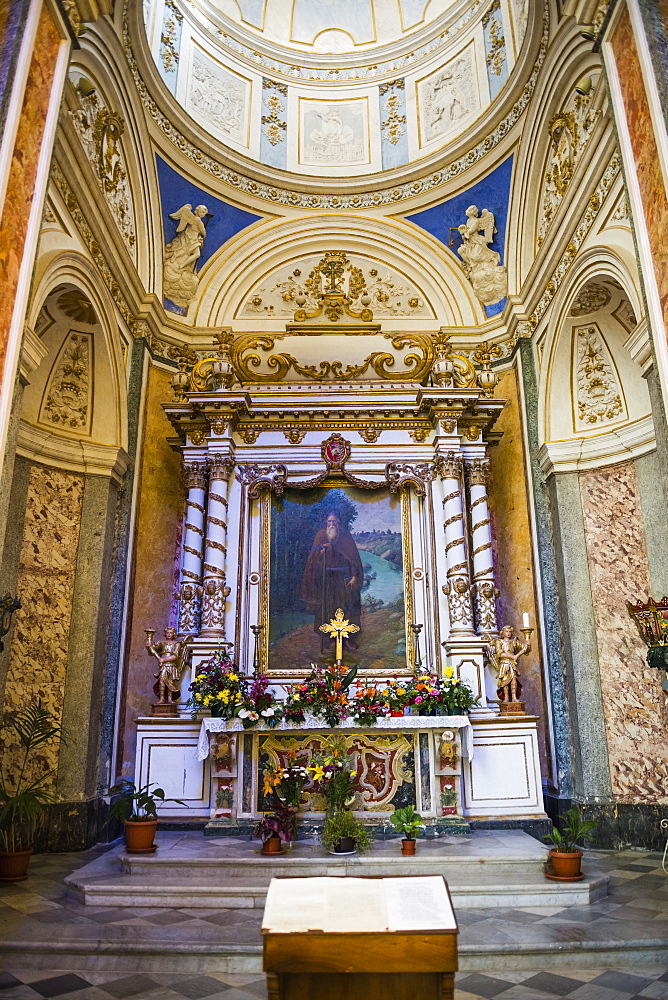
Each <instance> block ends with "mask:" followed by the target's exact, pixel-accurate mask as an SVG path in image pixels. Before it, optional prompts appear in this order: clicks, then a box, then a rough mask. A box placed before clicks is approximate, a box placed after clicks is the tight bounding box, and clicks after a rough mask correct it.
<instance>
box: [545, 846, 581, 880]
mask: <svg viewBox="0 0 668 1000" xmlns="http://www.w3.org/2000/svg"><path fill="white" fill-rule="evenodd" d="M581 860H582V851H580V850H577V851H573V853H572V854H563V853H562V852H561V851H555V850H554V849H552V850H551V851H550V861H551V862H552V872H551V874H552V875H553V876H554V878H577V877H578V876H579V874H580V862H581Z"/></svg>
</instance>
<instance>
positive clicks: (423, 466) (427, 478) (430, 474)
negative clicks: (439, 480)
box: [385, 462, 435, 497]
mask: <svg viewBox="0 0 668 1000" xmlns="http://www.w3.org/2000/svg"><path fill="white" fill-rule="evenodd" d="M434 474H435V473H434V466H433V465H432V464H431V463H430V462H417V463H415V464H414V465H409V464H408V463H406V462H389V463H388V464H387V465H386V466H385V478H386V479H387V481H388V483H389V484H390V493H398V492H399V490H405V489H408V488H409V487H410V486H413V487H414V488H415V495H416V496H419V497H423V496H424V495H425V483H430V482H431V481H432V479H433V478H434Z"/></svg>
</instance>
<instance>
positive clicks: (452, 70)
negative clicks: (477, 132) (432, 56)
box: [416, 42, 482, 146]
mask: <svg viewBox="0 0 668 1000" xmlns="http://www.w3.org/2000/svg"><path fill="white" fill-rule="evenodd" d="M416 86H417V105H418V126H419V128H418V133H419V139H420V145H421V146H426V145H429V144H430V143H432V142H435V141H436V140H440V141H442V140H443V138H444V137H445V136H447V135H449V134H451V133H458V132H462V131H463V130H464V129H465V128H466V126H467V125H468V124H469V122H470V121H471V119H472V118H474V117H475V115H477V114H478V112H479V111H480V109H481V103H482V102H481V95H480V85H479V82H478V69H477V65H476V54H475V44H474V42H470V43H469V45H467V47H466V48H465V49H463V50H462V51H461V52H460V53H459V54H458V55H457V56H455V58H454V59H451V60H450V61H449V62H447V63H446V64H445V65H444V66H443V67H442V68H440V69H439V70H438V71H437V72H436V73H432V74H431V75H430V76H428V77H426V78H425V79H423V80H419V81H418V82H417V84H416Z"/></svg>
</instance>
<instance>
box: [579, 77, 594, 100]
mask: <svg viewBox="0 0 668 1000" xmlns="http://www.w3.org/2000/svg"><path fill="white" fill-rule="evenodd" d="M592 86H593V84H592V80H591V77H590V76H583V77H581V79H579V80H578V82H577V83H576V84H575V93H576V94H579V95H580V97H589V95H590V94H591V88H592Z"/></svg>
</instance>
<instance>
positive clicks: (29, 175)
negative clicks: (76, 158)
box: [0, 6, 61, 375]
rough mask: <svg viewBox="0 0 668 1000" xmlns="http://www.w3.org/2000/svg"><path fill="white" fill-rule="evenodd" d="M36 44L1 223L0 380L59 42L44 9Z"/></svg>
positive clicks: (47, 12) (38, 27)
mask: <svg viewBox="0 0 668 1000" xmlns="http://www.w3.org/2000/svg"><path fill="white" fill-rule="evenodd" d="M37 38H38V39H39V44H37V45H35V47H34V49H33V55H32V60H31V62H30V69H29V71H28V79H27V81H26V88H25V94H24V98H23V107H22V109H21V115H20V118H19V125H18V130H17V133H16V140H15V142H14V154H13V156H12V163H11V168H10V172H9V181H8V184H7V193H6V195H5V201H4V206H3V210H2V219H1V220H0V282H1V284H2V298H1V299H0V375H2V370H3V368H4V362H5V355H6V351H7V337H8V335H9V330H10V327H11V321H12V314H13V311H14V297H15V295H16V289H17V285H18V280H19V270H20V267H21V261H22V257H23V248H24V245H25V240H26V234H27V230H28V216H29V212H30V203H31V201H32V199H33V196H34V193H35V181H36V178H37V164H38V161H39V155H40V151H41V147H42V137H43V135H44V126H45V123H46V116H47V112H48V109H49V101H50V98H51V86H52V84H53V79H54V73H55V69H56V60H57V58H58V50H59V48H60V44H61V39H60V36H59V35H58V31H57V29H56V26H55V24H54V23H53V18H52V17H51V14H50V12H49V10H48V8H47V7H46V6H44V7H42V11H41V14H40V18H39V24H38V26H37Z"/></svg>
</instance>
